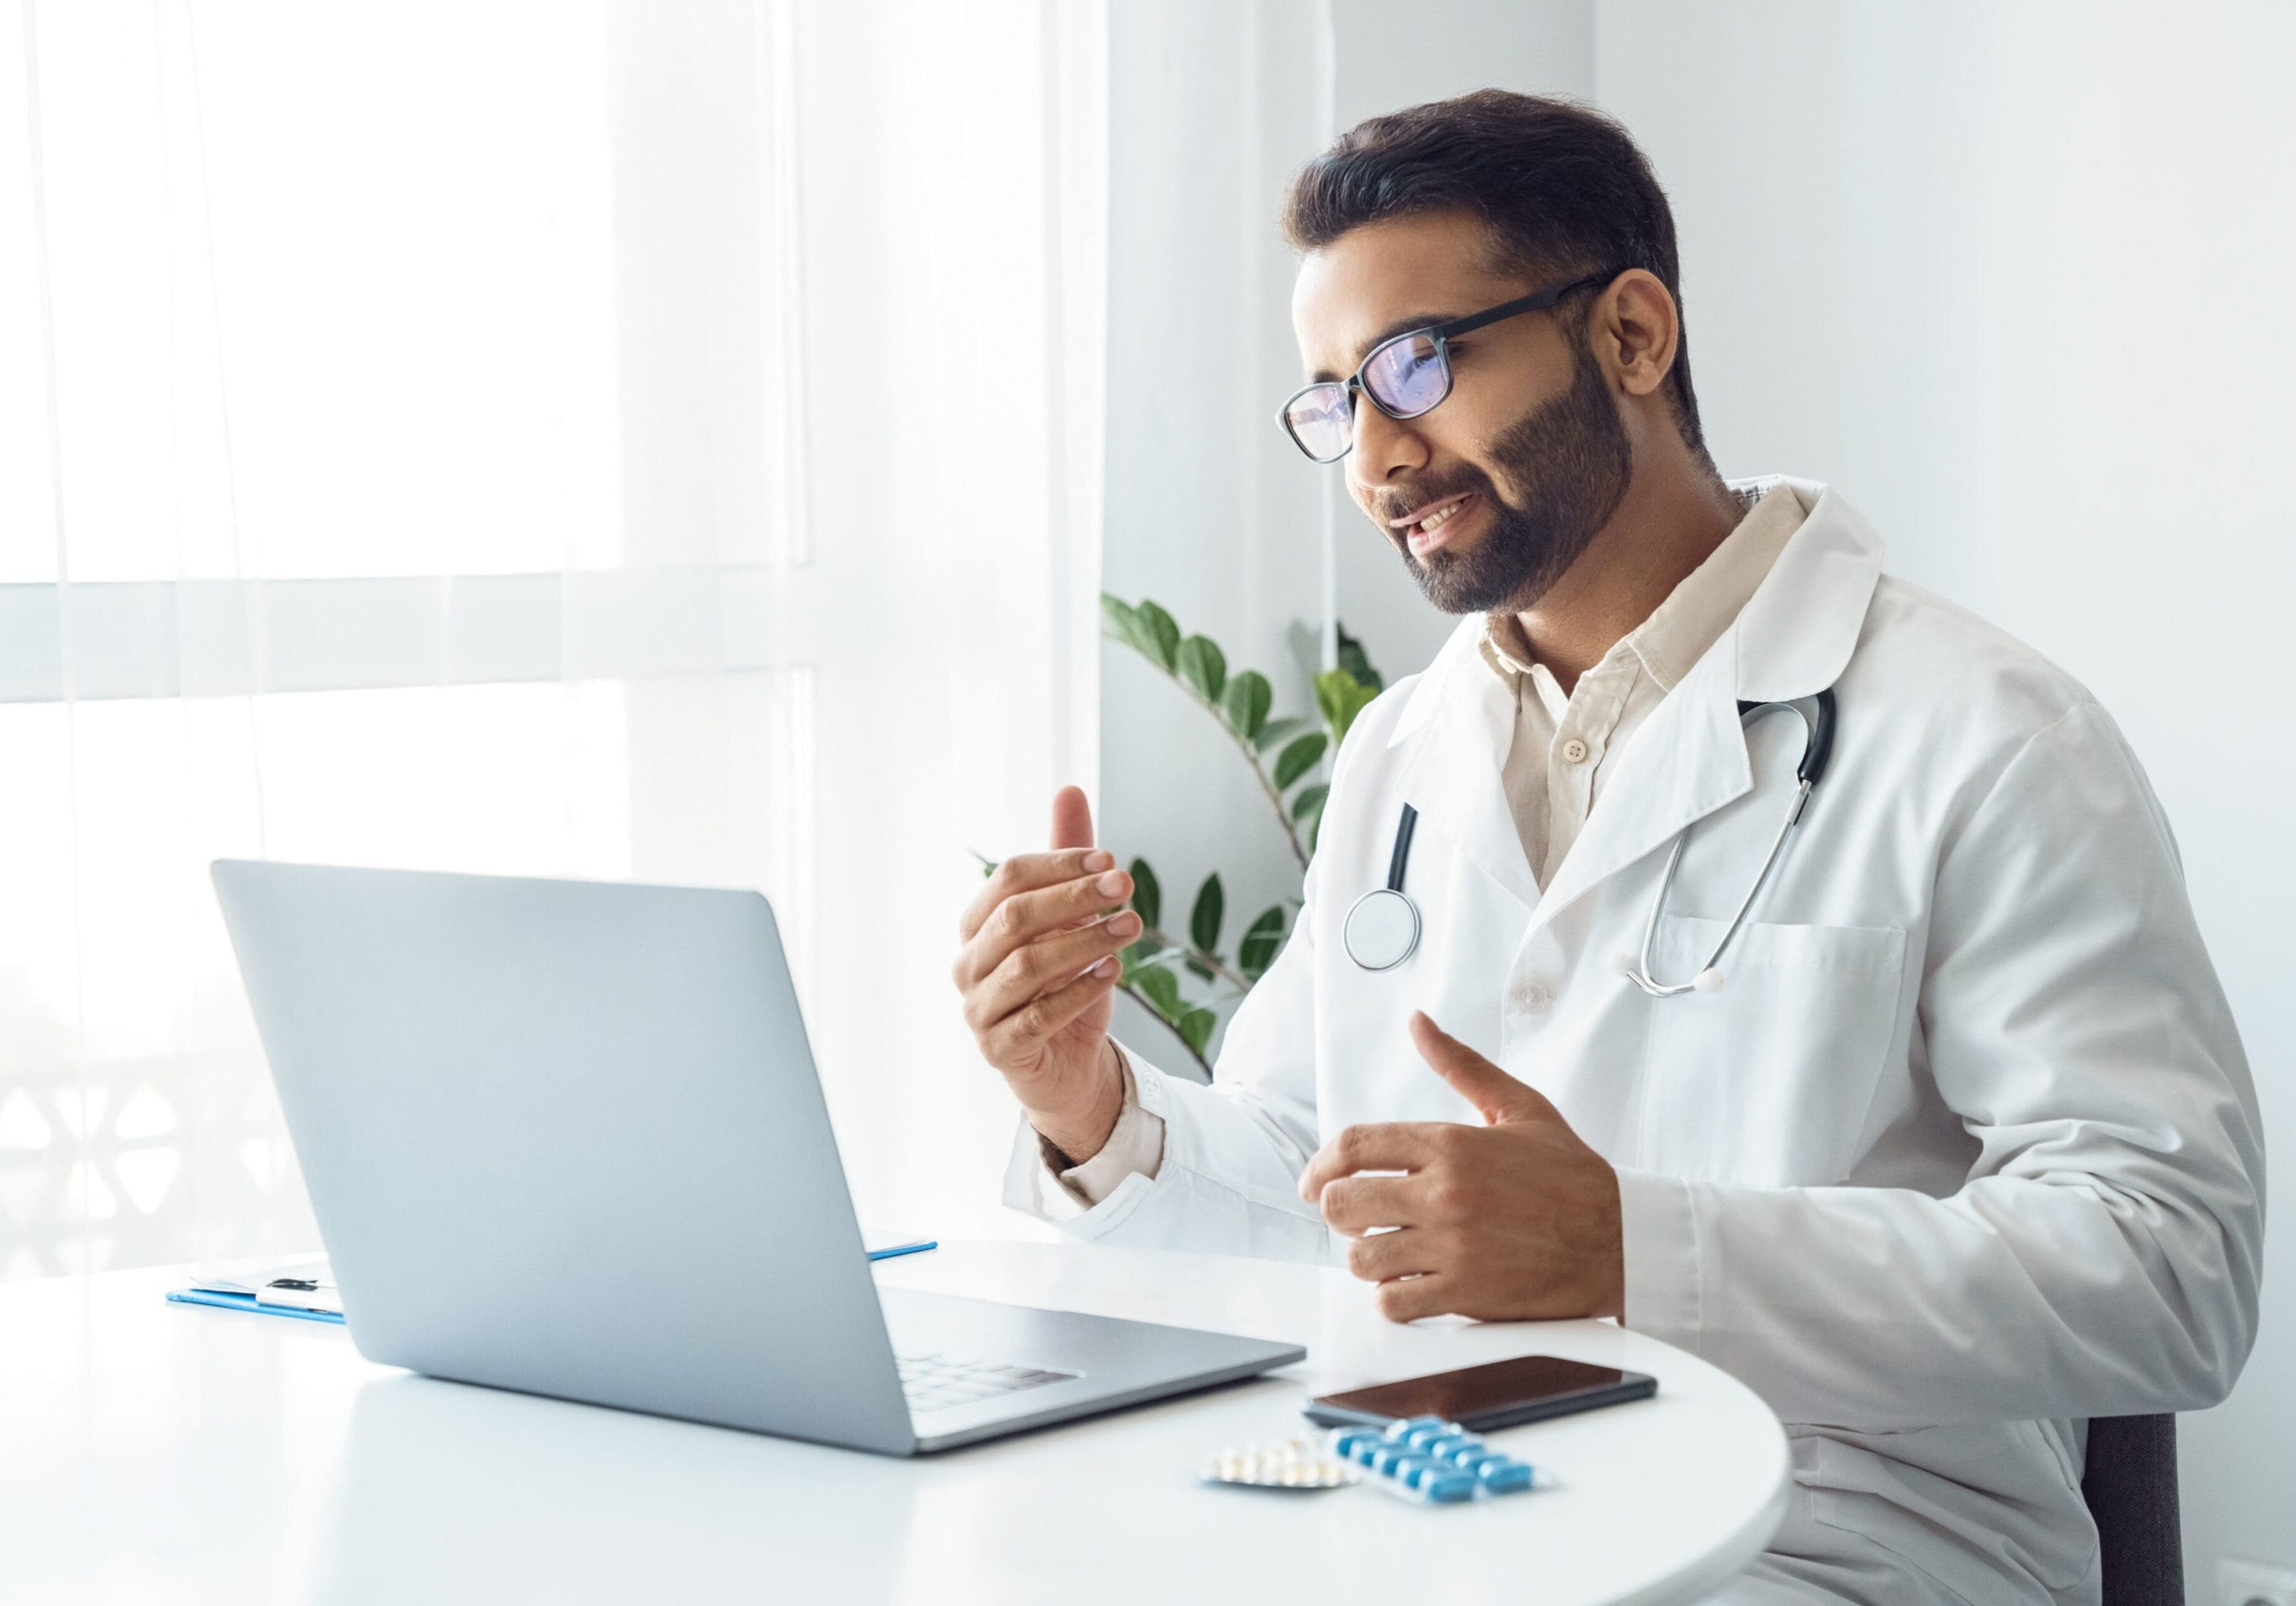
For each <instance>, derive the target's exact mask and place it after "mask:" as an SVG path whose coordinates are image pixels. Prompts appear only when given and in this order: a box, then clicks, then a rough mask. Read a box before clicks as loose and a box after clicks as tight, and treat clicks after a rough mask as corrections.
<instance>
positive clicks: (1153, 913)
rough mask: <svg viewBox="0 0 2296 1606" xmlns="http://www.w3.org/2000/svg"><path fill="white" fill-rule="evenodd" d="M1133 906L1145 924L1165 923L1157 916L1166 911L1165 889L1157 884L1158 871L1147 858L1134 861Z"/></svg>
mask: <svg viewBox="0 0 2296 1606" xmlns="http://www.w3.org/2000/svg"><path fill="white" fill-rule="evenodd" d="M1132 908H1133V912H1134V913H1135V914H1138V915H1139V916H1140V923H1141V924H1142V925H1144V926H1160V925H1162V924H1163V923H1164V922H1162V921H1160V920H1159V919H1158V918H1157V916H1159V915H1160V914H1163V912H1164V889H1162V888H1161V887H1159V886H1158V885H1157V884H1156V873H1155V872H1154V871H1153V870H1151V869H1149V868H1148V861H1147V860H1146V859H1135V860H1133V861H1132Z"/></svg>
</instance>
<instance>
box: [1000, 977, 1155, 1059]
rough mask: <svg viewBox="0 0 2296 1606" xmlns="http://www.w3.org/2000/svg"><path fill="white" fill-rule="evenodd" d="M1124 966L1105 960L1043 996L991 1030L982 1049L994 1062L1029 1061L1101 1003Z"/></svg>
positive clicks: (1030, 1002) (1033, 1000) (1032, 1000)
mask: <svg viewBox="0 0 2296 1606" xmlns="http://www.w3.org/2000/svg"><path fill="white" fill-rule="evenodd" d="M1122 968H1123V967H1122V966H1120V965H1119V964H1118V963H1116V961H1115V960H1113V959H1107V960H1103V961H1102V962H1101V963H1098V964H1096V965H1095V966H1093V967H1092V969H1090V970H1089V971H1086V972H1085V973H1084V974H1083V975H1081V976H1079V977H1078V978H1077V979H1075V980H1074V981H1071V982H1070V983H1069V984H1068V985H1067V986H1066V987H1056V988H1054V990H1053V991H1051V992H1049V993H1041V994H1039V995H1037V996H1036V997H1035V998H1033V999H1031V1000H1029V1003H1028V1004H1025V1005H1023V1006H1022V1007H1021V1008H1020V1009H1018V1010H1016V1011H1014V1012H1013V1013H1012V1014H1009V1015H1007V1016H1005V1019H1004V1020H1000V1021H998V1022H997V1023H996V1026H995V1027H993V1028H990V1030H989V1032H988V1036H987V1037H985V1038H984V1039H983V1040H982V1044H981V1047H982V1050H983V1052H984V1053H987V1054H988V1059H989V1061H990V1062H991V1063H993V1064H998V1065H1006V1064H1012V1063H1014V1062H1016V1061H1023V1060H1026V1059H1028V1058H1029V1056H1030V1055H1031V1054H1033V1053H1036V1052H1037V1050H1038V1049H1040V1048H1042V1047H1043V1046H1044V1045H1045V1043H1046V1040H1047V1039H1049V1038H1050V1037H1052V1036H1053V1034H1054V1033H1055V1032H1057V1031H1059V1030H1060V1029H1061V1028H1062V1027H1064V1026H1066V1025H1067V1024H1068V1023H1069V1022H1070V1021H1071V1020H1075V1019H1076V1018H1077V1017H1078V1015H1081V1014H1083V1013H1084V1012H1085V1011H1087V1010H1088V1009H1090V1008H1091V1007H1092V1006H1093V1005H1094V1004H1097V1003H1099V1002H1100V1000H1101V999H1102V998H1103V996H1106V995H1107V993H1108V991H1109V989H1110V988H1111V987H1114V986H1115V985H1116V977H1117V972H1118V971H1119V970H1121V969H1122Z"/></svg>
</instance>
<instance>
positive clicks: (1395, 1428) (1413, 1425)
mask: <svg viewBox="0 0 2296 1606" xmlns="http://www.w3.org/2000/svg"><path fill="white" fill-rule="evenodd" d="M1442 1425H1443V1419H1442V1418H1441V1417H1439V1416H1404V1417H1398V1418H1397V1419H1396V1420H1395V1421H1393V1422H1390V1423H1388V1424H1387V1436H1388V1437H1389V1438H1405V1437H1406V1436H1408V1435H1409V1434H1410V1433H1411V1432H1412V1431H1413V1430H1415V1429H1419V1428H1438V1429H1439V1428H1440V1427H1442Z"/></svg>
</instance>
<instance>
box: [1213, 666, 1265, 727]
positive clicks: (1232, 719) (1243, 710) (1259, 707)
mask: <svg viewBox="0 0 2296 1606" xmlns="http://www.w3.org/2000/svg"><path fill="white" fill-rule="evenodd" d="M1274 701H1275V688H1273V687H1272V686H1270V685H1269V684H1267V676H1265V675H1262V674H1261V673H1260V672H1259V670H1257V669H1246V670H1244V671H1242V673H1241V674H1239V675H1237V676H1235V678H1234V679H1233V680H1231V681H1229V682H1228V683H1227V690H1226V691H1225V692H1221V693H1220V712H1221V713H1223V714H1225V715H1226V716H1227V723H1228V728H1229V729H1231V730H1233V731H1234V733H1236V734H1237V735H1239V736H1241V737H1242V738H1243V739H1244V740H1245V741H1246V742H1249V741H1251V739H1252V738H1253V737H1255V736H1257V735H1259V732H1260V729H1261V727H1262V726H1264V725H1267V709H1268V705H1269V704H1271V703H1273V702H1274Z"/></svg>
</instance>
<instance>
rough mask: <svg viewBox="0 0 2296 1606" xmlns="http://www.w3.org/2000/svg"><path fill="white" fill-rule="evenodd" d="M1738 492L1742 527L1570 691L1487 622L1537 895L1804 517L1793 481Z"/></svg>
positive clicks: (1515, 799) (1510, 771) (1517, 630)
mask: <svg viewBox="0 0 2296 1606" xmlns="http://www.w3.org/2000/svg"><path fill="white" fill-rule="evenodd" d="M1732 494H1733V495H1734V496H1736V497H1737V498H1738V502H1739V505H1740V506H1741V507H1742V508H1743V509H1744V510H1745V512H1744V516H1743V517H1742V518H1741V519H1740V520H1739V521H1738V524H1737V526H1736V528H1735V529H1732V530H1731V532H1730V533H1729V534H1728V535H1727V536H1726V537H1723V540H1722V544H1721V545H1719V546H1717V547H1716V548H1715V549H1714V550H1713V552H1712V553H1710V554H1709V555H1708V557H1707V559H1706V561H1704V562H1703V563H1701V564H1700V565H1699V566H1698V567H1697V568H1695V569H1692V570H1691V571H1690V573H1689V574H1688V575H1686V576H1685V577H1684V578H1683V580H1682V583H1681V584H1680V585H1678V586H1676V587H1675V588H1674V589H1673V590H1672V591H1671V592H1669V593H1668V594H1667V597H1666V600H1665V601H1664V602H1661V603H1660V604H1659V605H1658V606H1657V607H1656V608H1654V609H1652V610H1651V616H1650V617H1649V618H1648V619H1644V621H1643V622H1642V623H1641V624H1639V625H1637V626H1636V627H1634V629H1632V630H1630V631H1628V633H1627V634H1626V635H1623V636H1621V637H1620V638H1619V640H1618V641H1617V642H1616V643H1613V644H1612V646H1611V650H1610V651H1608V652H1605V653H1604V654H1603V660H1602V661H1601V662H1600V663H1598V664H1596V665H1595V667H1594V668H1591V669H1588V670H1587V672H1586V673H1585V674H1583V675H1581V676H1579V684H1577V685H1575V686H1573V687H1572V688H1571V689H1570V693H1569V695H1567V696H1566V695H1565V694H1564V693H1563V691H1562V684H1561V683H1560V682H1558V681H1557V680H1556V679H1555V678H1554V671H1552V670H1550V669H1549V668H1547V667H1546V665H1545V664H1543V663H1540V662H1538V660H1537V659H1535V658H1533V657H1532V656H1530V655H1529V654H1528V653H1526V652H1525V651H1524V650H1523V638H1522V632H1521V627H1519V626H1518V625H1517V624H1516V623H1515V620H1514V619H1513V616H1512V615H1508V614H1487V615H1485V616H1484V619H1483V639H1482V643H1481V647H1482V654H1483V661H1484V662H1485V663H1487V664H1488V665H1490V667H1491V669H1492V671H1493V673H1495V674H1497V675H1498V676H1500V677H1501V678H1502V679H1505V680H1506V681H1508V682H1509V683H1511V684H1512V685H1513V688H1514V703H1515V717H1514V740H1513V743H1512V744H1511V745H1510V746H1509V747H1508V749H1507V756H1506V762H1505V764H1503V765H1502V766H1500V769H1499V779H1500V781H1501V783H1503V784H1504V785H1505V788H1506V797H1507V807H1508V809H1509V810H1510V811H1511V812H1512V813H1513V815H1514V824H1515V831H1516V832H1517V833H1518V834H1519V835H1520V836H1521V838H1522V851H1523V856H1525V857H1526V858H1528V859H1529V861H1530V873H1531V874H1532V875H1533V876H1535V877H1537V878H1538V884H1539V886H1540V888H1541V889H1544V888H1545V887H1546V885H1547V883H1548V882H1550V881H1553V880H1554V873H1555V871H1556V870H1557V869H1559V868H1561V866H1562V860H1563V858H1564V856H1566V855H1568V854H1569V853H1570V847H1571V844H1572V843H1574V842H1576V841H1577V840H1579V832H1581V831H1583V830H1585V829H1586V825H1587V815H1589V814H1590V813H1592V812H1593V811H1594V807H1595V796H1596V795H1597V794H1598V793H1599V792H1600V791H1602V788H1603V782H1604V781H1605V779H1606V778H1607V777H1608V776H1609V775H1610V774H1611V773H1612V772H1613V771H1615V770H1616V769H1617V767H1618V765H1617V758H1618V756H1619V755H1620V753H1622V752H1624V751H1625V750H1626V747H1627V743H1628V740H1630V739H1631V738H1632V737H1633V735H1634V733H1635V732H1636V731H1637V730H1639V729H1640V728H1641V727H1642V723H1643V721H1644V720H1645V719H1647V718H1649V717H1650V715H1651V710H1652V709H1655V708H1657V707H1658V705H1659V704H1660V702H1661V701H1663V700H1664V699H1665V697H1666V694H1667V693H1668V692H1671V691H1673V690H1674V688H1675V685H1676V684H1677V682H1679V681H1680V680H1681V679H1682V677H1683V676H1685V675H1687V674H1689V673H1690V668H1691V666H1692V665H1693V664H1695V663H1696V662H1697V661H1698V660H1700V659H1702V658H1703V657H1704V656H1706V650H1707V649H1708V648H1709V647H1711V646H1712V645H1713V644H1714V643H1716V642H1717V641H1718V640H1719V639H1720V638H1721V635H1722V633H1723V632H1724V631H1725V630H1727V629H1728V628H1729V627H1730V621H1731V620H1733V619H1736V618H1737V617H1738V610H1740V609H1742V608H1743V607H1744V606H1745V605H1746V600H1747V599H1748V598H1749V597H1751V596H1752V595H1753V594H1754V592H1755V589H1756V588H1757V587H1758V586H1760V585H1761V583H1762V579H1763V577H1764V576H1766V575H1767V574H1768V573H1769V572H1770V565H1771V564H1772V563H1774V562H1775V561H1777V556H1778V553H1780V552H1782V551H1783V550H1784V547H1785V544H1786V541H1787V539H1788V537H1791V536H1792V534H1793V533H1794V531H1795V530H1797V529H1800V528H1801V521H1802V519H1803V516H1804V515H1805V514H1806V513H1807V512H1808V509H1807V508H1805V507H1803V506H1802V504H1801V502H1800V499H1799V498H1798V497H1797V496H1795V495H1794V490H1793V488H1792V486H1789V485H1776V486H1773V487H1771V488H1770V489H1769V490H1768V491H1767V494H1761V493H1758V492H1757V491H1755V490H1751V489H1748V490H1741V491H1734V492H1733V493H1732Z"/></svg>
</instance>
